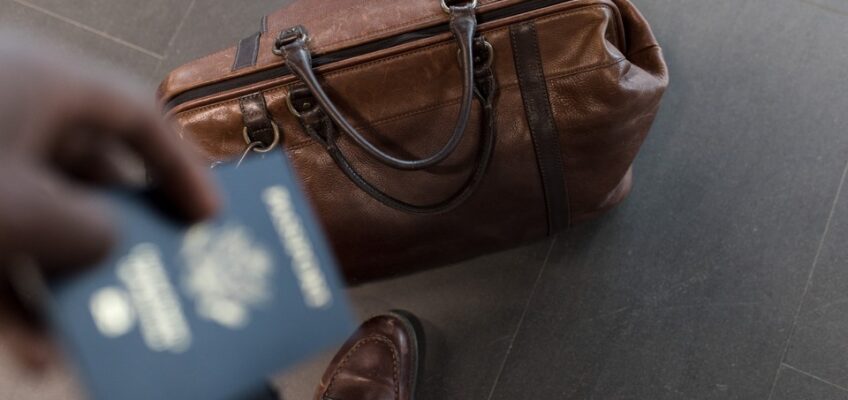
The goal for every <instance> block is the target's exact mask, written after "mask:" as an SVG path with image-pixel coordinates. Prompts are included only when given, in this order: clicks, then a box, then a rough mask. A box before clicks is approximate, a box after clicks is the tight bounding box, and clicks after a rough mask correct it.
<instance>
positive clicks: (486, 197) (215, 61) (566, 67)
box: [160, 0, 668, 280]
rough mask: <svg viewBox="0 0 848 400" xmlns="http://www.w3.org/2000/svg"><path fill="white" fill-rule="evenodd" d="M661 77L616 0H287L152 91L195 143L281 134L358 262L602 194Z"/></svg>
mask: <svg viewBox="0 0 848 400" xmlns="http://www.w3.org/2000/svg"><path fill="white" fill-rule="evenodd" d="M667 83H668V81H667V71H666V66H665V63H664V61H663V58H662V53H661V51H660V48H659V47H658V45H657V42H656V40H655V39H654V36H653V35H652V33H651V30H650V28H649V26H648V24H647V23H646V22H645V20H644V18H643V17H642V15H641V14H640V13H639V12H638V11H637V10H636V9H635V8H634V6H633V5H632V4H631V3H630V2H629V1H628V0H524V1H521V0H479V4H477V2H476V1H475V2H463V1H460V2H457V3H455V4H445V3H440V2H439V0H406V1H397V0H302V1H297V2H294V3H292V4H290V5H289V6H287V7H286V8H285V9H283V10H281V11H279V12H277V13H275V14H273V15H271V16H269V17H267V18H265V19H264V20H263V29H262V31H261V32H258V33H257V34H255V35H253V36H251V37H248V38H246V39H244V40H242V41H241V42H240V43H239V45H238V46H236V47H233V48H230V49H227V50H224V51H221V52H218V53H215V54H212V55H210V56H208V57H205V58H203V59H200V60H197V61H194V62H192V63H190V64H188V65H185V66H183V67H180V68H179V69H177V70H175V71H174V72H172V73H171V75H170V76H169V77H168V78H167V79H166V80H165V82H163V84H162V86H161V88H160V96H161V98H162V101H163V103H164V104H165V107H166V109H167V110H168V111H169V113H170V115H172V116H173V118H174V119H175V120H176V122H177V124H178V127H179V130H180V133H181V134H182V135H183V137H185V138H189V139H191V140H193V141H195V142H196V143H198V144H199V145H200V147H201V149H202V150H203V151H204V152H205V154H206V155H207V156H208V158H209V160H210V161H221V160H229V159H233V158H237V157H239V156H240V155H242V154H243V153H246V152H247V151H251V150H252V151H257V152H260V151H279V149H281V148H282V149H284V150H285V151H286V152H287V153H288V155H289V158H290V159H291V160H292V162H293V164H294V165H295V167H296V169H297V170H298V172H299V173H300V175H301V177H302V178H303V184H304V185H305V188H306V190H307V192H308V194H309V196H310V197H311V199H312V201H313V203H314V206H315V207H316V211H317V213H318V215H319V216H320V218H321V220H322V222H323V224H324V227H325V228H326V230H327V232H328V234H329V236H330V239H331V241H332V243H333V246H334V248H335V250H336V252H337V255H338V257H339V259H340V261H341V264H342V266H343V269H344V272H345V274H346V275H347V277H348V278H349V279H351V280H359V279H368V278H375V277H382V276H386V275H390V274H395V273H406V272H410V271H412V270H414V269H417V268H421V267H425V266H432V265H435V264H440V263H445V262H450V261H456V260H460V259H463V258H467V257H471V256H474V255H478V254H482V253H485V252H490V251H495V250H499V249H504V248H508V247H512V246H515V245H518V244H521V243H525V242H528V241H531V240H535V239H539V238H543V237H545V236H547V235H550V234H552V233H555V232H556V231H558V230H560V229H562V228H564V227H567V226H568V225H569V224H573V223H576V222H579V221H581V220H585V219H588V218H591V217H594V216H597V215H599V214H600V213H602V212H604V211H606V210H608V209H609V208H611V207H613V206H614V205H616V204H618V203H619V202H621V201H622V200H623V199H624V197H625V196H626V195H627V193H628V192H629V190H630V187H631V164H632V162H633V159H634V157H635V156H636V153H637V151H638V150H639V147H640V145H641V144H642V142H643V140H644V139H645V136H646V135H647V133H648V130H649V129H650V126H651V124H652V122H653V120H654V116H655V114H656V111H657V108H658V106H659V103H660V98H661V97H662V94H663V92H664V90H665V88H666V86H667ZM246 178H247V179H249V177H246Z"/></svg>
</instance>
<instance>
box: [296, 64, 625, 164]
mask: <svg viewBox="0 0 848 400" xmlns="http://www.w3.org/2000/svg"><path fill="white" fill-rule="evenodd" d="M624 61H627V59H626V58H620V59H618V60H616V61H613V62H609V63H605V64H597V65H592V66H588V67H586V68H581V69H579V70H575V71H569V72H567V73H562V74H558V75H552V76H550V77H548V78H547V79H546V82H547V83H548V84H551V83H556V82H559V81H561V80H564V79H568V78H571V77H573V76H576V75H580V74H583V73H588V72H592V71H597V70H602V69H606V68H610V67H614V66H616V65H618V64H621V63H622V62H624ZM517 87H518V83H511V84H509V85H503V86H501V90H511V89H515V88H517ZM457 103H459V100H451V101H446V102H442V103H438V104H435V105H432V106H428V107H426V108H423V109H418V110H414V111H409V112H406V113H403V114H399V115H395V116H391V117H388V118H384V119H379V120H375V121H371V122H370V123H369V125H370V126H372V127H373V126H380V125H384V124H387V123H390V122H395V121H398V120H402V119H404V118H407V117H411V116H415V115H419V114H425V113H428V112H431V111H435V110H438V109H441V108H444V107H447V106H450V105H455V104H457ZM356 127H357V128H361V126H356ZM314 144H319V143H318V142H316V141H314V140H312V139H306V140H303V141H300V142H295V143H292V144H291V145H290V146H288V147H286V149H287V150H299V149H302V148H304V147H309V146H311V145H314Z"/></svg>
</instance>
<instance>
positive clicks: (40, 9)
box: [12, 0, 165, 61]
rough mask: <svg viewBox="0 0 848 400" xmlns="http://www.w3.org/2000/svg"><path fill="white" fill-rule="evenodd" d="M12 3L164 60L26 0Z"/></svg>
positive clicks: (17, 0) (139, 47)
mask: <svg viewBox="0 0 848 400" xmlns="http://www.w3.org/2000/svg"><path fill="white" fill-rule="evenodd" d="M12 1H14V2H15V3H17V4H19V5H21V6H24V7H27V8H29V9H31V10H35V11H38V12H40V13H42V14H46V15H48V16H50V17H53V18H55V19H58V20H60V21H62V22H65V23H68V24H71V25H73V26H75V27H77V28H80V29H82V30H85V31H87V32H89V33H93V34H95V35H98V36H101V37H103V38H105V39H108V40H111V41H113V42H115V43H118V44H120V45H123V46H126V47H129V48H131V49H133V50H135V51H138V52H140V53H144V54H146V55H148V56H150V57H153V58H155V59H157V60H159V61H161V60H162V59H163V58H165V56H163V55H162V54H159V53H156V52H154V51H152V50H148V49H145V48H144V47H141V46H139V45H137V44H134V43H130V42H128V41H126V40H123V39H121V38H118V37H115V36H112V35H110V34H108V33H106V32H103V31H101V30H99V29H95V28H92V27H90V26H88V25H85V24H83V23H80V22H77V21H74V20H72V19H70V18H68V17H66V16H64V15H61V14H57V13H55V12H53V11H50V10H48V9H46V8H44V7H39V6H37V5H35V4H32V3H30V2H28V1H26V0H12Z"/></svg>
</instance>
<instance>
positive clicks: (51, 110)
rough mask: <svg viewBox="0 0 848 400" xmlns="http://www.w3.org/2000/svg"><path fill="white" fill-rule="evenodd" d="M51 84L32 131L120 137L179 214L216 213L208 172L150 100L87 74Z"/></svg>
mask: <svg viewBox="0 0 848 400" xmlns="http://www.w3.org/2000/svg"><path fill="white" fill-rule="evenodd" d="M56 85H58V86H60V90H57V91H54V94H52V95H51V96H48V97H49V98H48V99H46V100H43V101H42V102H41V103H40V104H39V107H37V109H38V112H39V113H40V114H41V115H42V116H43V117H42V118H32V120H35V121H39V122H38V123H37V125H36V127H35V128H34V130H35V131H48V132H56V135H57V136H60V137H61V136H63V135H62V133H64V132H67V130H68V129H80V128H82V129H89V130H90V131H91V132H93V133H96V134H98V135H101V136H103V137H104V138H107V137H115V138H117V139H118V140H122V141H123V142H124V143H125V144H126V145H127V147H128V148H130V149H132V150H133V151H134V152H136V153H137V154H138V155H139V157H140V158H141V159H142V160H143V161H144V163H145V165H146V166H147V168H148V170H149V172H150V175H151V177H152V178H153V183H154V184H155V188H156V189H157V190H158V191H160V192H161V194H162V195H163V196H164V197H165V198H166V200H167V201H168V202H169V203H171V204H173V205H174V206H175V208H176V209H177V211H179V212H180V213H181V214H182V215H183V216H185V217H187V218H189V219H191V220H197V219H203V218H206V217H209V216H211V215H212V214H214V213H215V212H216V211H217V209H218V205H219V203H218V196H217V191H216V190H215V187H214V185H213V183H212V181H211V179H210V177H209V176H208V171H207V170H206V169H205V168H204V167H202V166H201V164H200V160H199V158H198V157H197V156H196V155H195V153H193V152H192V151H191V148H190V147H189V144H188V143H187V142H184V141H182V140H179V138H178V137H177V136H176V134H175V133H174V132H173V131H172V129H170V127H169V126H168V125H166V124H165V123H164V122H163V117H162V116H161V113H160V112H158V111H156V110H155V108H154V105H153V103H152V102H147V101H143V100H140V99H139V98H138V96H137V95H134V94H133V93H132V92H131V90H128V89H127V87H125V86H123V85H120V84H114V85H113V84H109V83H106V82H104V81H103V80H102V79H94V78H91V77H90V76H87V75H86V76H83V77H73V79H71V78H70V77H69V78H67V79H60V80H59V82H57V83H56ZM45 103H46V104H45ZM45 117H46V118H45ZM31 136H32V137H38V136H39V135H37V134H34V135H31ZM54 139H55V138H54ZM59 142H61V141H59V140H52V141H51V139H49V138H48V139H46V141H43V142H42V143H38V142H35V143H34V146H35V147H36V148H38V147H39V146H41V147H45V148H47V149H48V150H47V151H51V152H53V153H54V154H55V153H56V152H59V151H62V147H61V146H56V143H59ZM50 143H53V145H52V146H51V145H50Z"/></svg>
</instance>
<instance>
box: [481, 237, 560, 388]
mask: <svg viewBox="0 0 848 400" xmlns="http://www.w3.org/2000/svg"><path fill="white" fill-rule="evenodd" d="M557 239H559V235H556V236H554V238H553V240H551V245H550V246H549V247H548V253H547V254H545V259H544V261H542V266H541V267H540V268H539V274H538V275H536V281H535V282H533V287H532V288H531V289H530V293H529V294H528V295H527V302H526V303H524V310H522V311H521V317H520V318H519V319H518V325H517V326H516V327H515V331H513V332H512V337H511V338H510V339H509V346H507V348H506V354H504V356H503V360H501V365H500V368H498V374H497V375H495V380H494V382H492V389H491V390H489V396H488V397H487V398H486V399H487V400H492V397H493V396H494V395H495V389H497V387H498V382H499V381H500V379H501V375H502V374H503V371H504V368H506V362H507V359H509V355H510V353H512V347H513V346H514V345H515V338H516V337H518V332H519V331H520V330H521V326H522V325H524V318H526V317H527V310H528V309H529V308H530V302H531V301H533V296H534V295H535V294H536V289H537V288H538V287H539V282H540V281H541V280H542V274H544V272H545V267H547V265H548V260H549V259H550V258H551V252H552V251H553V250H554V246H555V245H556V242H557Z"/></svg>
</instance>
